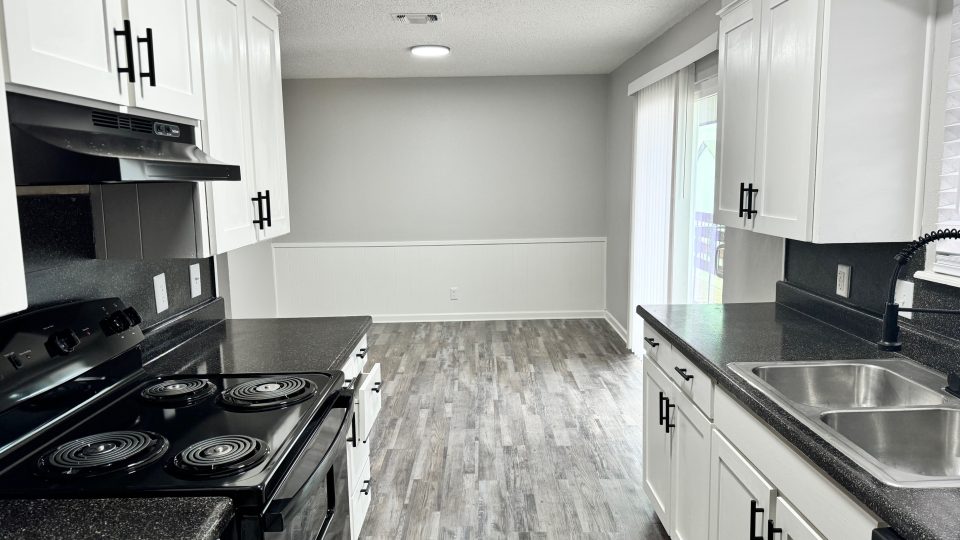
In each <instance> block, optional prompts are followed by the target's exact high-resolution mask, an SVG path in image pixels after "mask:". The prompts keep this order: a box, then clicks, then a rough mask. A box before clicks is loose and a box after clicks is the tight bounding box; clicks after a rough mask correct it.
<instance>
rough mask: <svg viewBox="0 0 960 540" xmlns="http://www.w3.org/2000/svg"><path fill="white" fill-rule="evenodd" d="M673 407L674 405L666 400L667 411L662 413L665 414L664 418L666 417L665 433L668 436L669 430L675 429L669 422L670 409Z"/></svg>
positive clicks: (674, 425)
mask: <svg viewBox="0 0 960 540" xmlns="http://www.w3.org/2000/svg"><path fill="white" fill-rule="evenodd" d="M674 407H676V405H674V404H673V403H670V400H669V399H668V400H667V410H666V411H664V412H665V413H666V417H667V425H666V432H667V433H668V434H669V433H670V429H672V428H675V427H677V425H676V424H674V423H672V422H670V409H673V408H674Z"/></svg>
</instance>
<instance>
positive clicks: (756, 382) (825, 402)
mask: <svg viewBox="0 0 960 540" xmlns="http://www.w3.org/2000/svg"><path fill="white" fill-rule="evenodd" d="M730 368H731V369H732V370H733V371H734V372H735V373H737V374H738V375H740V376H741V377H743V378H744V379H746V380H747V381H748V382H749V383H750V384H752V385H753V386H755V387H756V388H757V389H759V390H760V391H762V392H763V393H764V394H766V395H767V396H768V397H770V398H771V399H772V400H774V401H775V402H777V404H778V405H780V406H781V407H783V408H784V409H785V410H786V411H788V412H789V413H791V414H793V415H794V416H795V417H796V418H798V419H799V420H800V421H801V422H803V423H804V424H806V425H807V426H808V427H810V429H812V430H813V431H814V432H816V433H817V434H819V435H820V436H821V437H823V439H824V440H826V441H827V442H828V443H830V444H832V445H833V446H834V447H836V448H838V449H839V450H840V451H842V452H843V453H844V454H846V455H847V456H848V457H849V458H850V459H852V460H853V461H855V462H856V463H858V464H859V465H860V466H862V467H863V468H864V469H866V470H867V471H868V472H870V473H871V474H872V475H873V476H875V477H876V478H878V479H880V480H881V481H882V482H884V483H887V484H890V485H895V486H903V487H953V486H960V399H957V398H955V397H953V396H952V395H950V394H947V393H946V392H945V391H944V390H943V388H944V387H945V386H946V384H947V379H946V377H945V376H944V375H942V374H940V373H938V372H936V371H932V370H930V369H927V368H925V367H923V366H920V365H919V364H916V363H914V362H911V361H909V360H906V359H900V358H891V359H882V360H843V361H829V362H777V363H767V362H737V363H733V364H730Z"/></svg>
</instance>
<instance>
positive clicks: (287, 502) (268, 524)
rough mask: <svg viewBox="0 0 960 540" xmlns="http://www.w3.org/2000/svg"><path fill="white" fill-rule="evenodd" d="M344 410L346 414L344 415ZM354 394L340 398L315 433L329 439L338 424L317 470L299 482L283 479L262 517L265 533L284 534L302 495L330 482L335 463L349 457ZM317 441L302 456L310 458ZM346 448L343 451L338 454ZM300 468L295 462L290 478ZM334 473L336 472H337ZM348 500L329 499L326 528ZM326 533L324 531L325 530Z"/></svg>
mask: <svg viewBox="0 0 960 540" xmlns="http://www.w3.org/2000/svg"><path fill="white" fill-rule="evenodd" d="M341 411H343V412H341ZM353 415H354V410H353V393H352V392H344V393H342V394H341V395H340V397H339V398H338V403H337V405H335V406H334V408H332V409H331V410H330V411H329V412H328V413H327V416H326V418H324V419H323V422H322V423H321V424H320V426H319V427H318V428H317V431H316V432H315V433H314V435H313V437H315V438H316V437H319V436H321V435H323V436H326V435H325V433H326V434H329V433H330V432H331V431H332V430H333V428H332V426H333V425H334V423H336V425H337V426H338V427H337V428H336V435H335V436H334V437H333V442H332V443H331V444H330V445H329V446H328V447H327V449H326V450H325V451H324V453H323V458H321V460H320V462H319V463H317V465H316V466H315V467H313V470H312V472H311V473H310V474H309V476H307V478H306V479H304V480H303V481H300V482H296V479H295V478H293V477H292V476H287V477H286V478H284V479H283V481H282V482H281V484H280V488H279V489H278V490H277V493H276V495H275V496H274V499H272V500H271V501H270V502H269V503H267V505H266V509H265V510H264V511H263V513H262V514H261V515H260V523H261V525H262V527H263V530H264V531H266V532H283V531H284V515H285V514H288V513H291V511H293V512H295V511H296V510H298V508H297V507H298V506H299V504H298V503H299V502H300V501H301V500H302V499H303V497H302V495H303V493H304V491H305V490H308V489H310V488H311V487H316V485H317V484H318V483H319V482H322V481H323V480H325V479H326V477H327V473H328V472H330V471H331V469H333V467H334V466H335V465H336V462H335V460H336V459H337V458H338V457H340V456H343V457H346V438H347V437H346V432H347V430H349V429H350V425H351V419H352V418H353ZM328 426H329V427H330V428H329V429H326V430H325V429H324V427H328ZM313 442H314V441H313V440H311V441H310V442H308V443H307V445H306V446H305V447H304V448H303V450H302V451H301V454H300V457H303V456H304V455H307V454H308V453H309V452H310V449H311V446H312V444H311V443H313ZM338 447H342V449H343V451H342V452H339V451H337V450H338V449H339V448H338ZM298 461H299V460H298ZM297 469H298V467H297V464H296V463H295V464H294V465H293V467H292V468H291V470H290V471H291V472H290V473H288V475H292V474H295V473H296V471H297ZM334 474H337V473H336V469H334ZM290 481H294V482H295V483H294V485H293V486H288V482H290ZM346 503H347V501H337V500H329V501H327V504H328V505H330V506H329V508H328V509H327V517H326V519H325V520H324V523H323V528H324V529H325V528H326V527H327V525H328V523H329V521H330V516H331V514H333V510H334V507H335V506H337V505H340V504H346ZM321 532H322V531H321Z"/></svg>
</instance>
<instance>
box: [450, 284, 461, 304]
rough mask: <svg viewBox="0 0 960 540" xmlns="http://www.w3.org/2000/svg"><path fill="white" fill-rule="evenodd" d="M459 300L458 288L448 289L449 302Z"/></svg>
mask: <svg viewBox="0 0 960 540" xmlns="http://www.w3.org/2000/svg"><path fill="white" fill-rule="evenodd" d="M459 299H460V287H450V300H451V301H453V300H459Z"/></svg>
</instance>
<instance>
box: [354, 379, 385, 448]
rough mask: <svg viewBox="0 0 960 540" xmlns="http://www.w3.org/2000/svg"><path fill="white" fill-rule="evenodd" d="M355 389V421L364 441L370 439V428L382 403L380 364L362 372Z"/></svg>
mask: <svg viewBox="0 0 960 540" xmlns="http://www.w3.org/2000/svg"><path fill="white" fill-rule="evenodd" d="M360 381H361V382H360V386H359V388H358V389H357V395H358V396H359V399H358V401H359V403H358V405H357V419H358V420H357V421H358V423H359V432H360V437H361V438H362V439H363V440H364V441H365V442H366V441H368V440H369V439H370V430H371V429H373V424H374V423H375V422H376V421H377V416H378V415H379V414H380V405H381V403H382V397H381V396H382V392H381V389H382V387H383V379H382V377H380V364H373V365H372V366H371V369H370V372H369V373H364V374H363V376H362V377H361V379H360Z"/></svg>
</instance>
